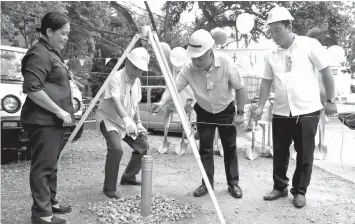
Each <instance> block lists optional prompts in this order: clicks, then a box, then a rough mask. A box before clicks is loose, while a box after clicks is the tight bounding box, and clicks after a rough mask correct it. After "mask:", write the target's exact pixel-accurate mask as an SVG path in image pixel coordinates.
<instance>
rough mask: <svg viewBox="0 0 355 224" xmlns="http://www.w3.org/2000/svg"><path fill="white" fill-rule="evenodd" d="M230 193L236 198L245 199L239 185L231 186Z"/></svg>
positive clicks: (229, 187)
mask: <svg viewBox="0 0 355 224" xmlns="http://www.w3.org/2000/svg"><path fill="white" fill-rule="evenodd" d="M228 191H229V193H231V195H232V196H233V197H234V198H242V197H243V191H242V189H241V188H240V187H239V186H238V185H229V186H228Z"/></svg>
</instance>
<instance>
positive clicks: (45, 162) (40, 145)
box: [24, 125, 66, 217]
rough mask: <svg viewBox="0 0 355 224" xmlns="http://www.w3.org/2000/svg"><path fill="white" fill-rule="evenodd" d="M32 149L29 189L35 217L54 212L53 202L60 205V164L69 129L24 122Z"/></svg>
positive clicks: (29, 146)
mask: <svg viewBox="0 0 355 224" xmlns="http://www.w3.org/2000/svg"><path fill="white" fill-rule="evenodd" d="M24 129H25V130H26V131H27V132H28V137H29V138H30V142H29V145H28V148H29V150H30V152H31V158H32V160H31V170H30V188H31V193H32V199H33V205H32V215H33V216H40V217H43V216H50V215H52V205H55V204H58V201H57V200H56V199H55V197H56V194H57V169H58V167H57V164H58V158H59V155H60V152H61V150H62V149H63V138H64V133H65V131H66V128H63V127H57V126H39V125H24Z"/></svg>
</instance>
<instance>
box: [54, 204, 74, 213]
mask: <svg viewBox="0 0 355 224" xmlns="http://www.w3.org/2000/svg"><path fill="white" fill-rule="evenodd" d="M52 212H53V213H56V214H65V213H69V212H71V207H69V206H64V205H59V208H55V207H53V206H52Z"/></svg>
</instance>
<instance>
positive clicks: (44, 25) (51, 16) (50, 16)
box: [36, 12, 69, 35]
mask: <svg viewBox="0 0 355 224" xmlns="http://www.w3.org/2000/svg"><path fill="white" fill-rule="evenodd" d="M67 23H69V18H68V16H66V15H64V14H63V13H60V12H49V13H47V14H46V15H44V16H43V18H42V21H41V27H40V28H36V31H37V32H41V33H42V34H43V35H47V29H48V28H50V29H52V30H53V31H56V30H58V29H60V28H61V27H62V26H64V25H65V24H67Z"/></svg>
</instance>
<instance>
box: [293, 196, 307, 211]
mask: <svg viewBox="0 0 355 224" xmlns="http://www.w3.org/2000/svg"><path fill="white" fill-rule="evenodd" d="M293 205H294V206H295V207H296V208H303V207H304V206H305V205H306V196H304V195H303V194H296V195H295V197H294V198H293Z"/></svg>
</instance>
